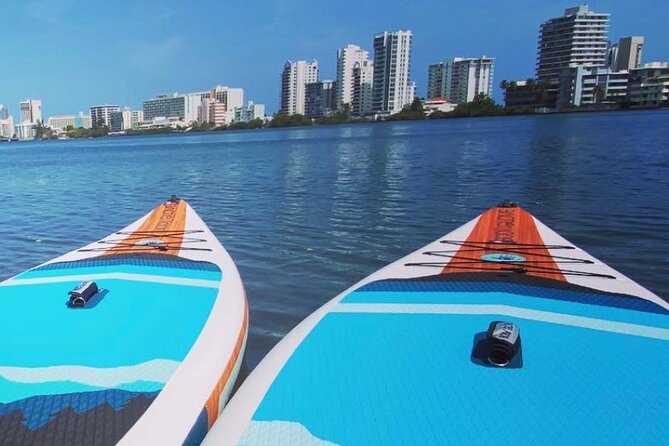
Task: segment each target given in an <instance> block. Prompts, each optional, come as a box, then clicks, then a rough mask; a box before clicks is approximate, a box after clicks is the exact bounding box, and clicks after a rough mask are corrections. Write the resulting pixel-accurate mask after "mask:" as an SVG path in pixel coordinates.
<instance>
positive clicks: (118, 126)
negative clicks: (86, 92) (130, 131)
mask: <svg viewBox="0 0 669 446" xmlns="http://www.w3.org/2000/svg"><path fill="white" fill-rule="evenodd" d="M109 131H110V132H122V131H123V112H122V111H120V110H119V111H114V112H111V113H109Z"/></svg>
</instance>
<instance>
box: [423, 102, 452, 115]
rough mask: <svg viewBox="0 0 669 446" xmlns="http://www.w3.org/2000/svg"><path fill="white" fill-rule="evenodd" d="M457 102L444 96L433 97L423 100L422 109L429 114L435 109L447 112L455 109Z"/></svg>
mask: <svg viewBox="0 0 669 446" xmlns="http://www.w3.org/2000/svg"><path fill="white" fill-rule="evenodd" d="M457 106H458V104H455V103H453V102H451V101H449V100H448V99H445V98H433V99H427V100H425V101H423V110H424V111H425V113H426V114H427V115H428V116H429V115H431V114H432V113H434V112H436V111H440V112H444V113H449V112H452V111H453V110H455V108H456V107H457Z"/></svg>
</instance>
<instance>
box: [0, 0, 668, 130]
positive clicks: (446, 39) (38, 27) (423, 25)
mask: <svg viewBox="0 0 669 446" xmlns="http://www.w3.org/2000/svg"><path fill="white" fill-rule="evenodd" d="M149 3H151V4H153V3H154V2H149ZM424 3H425V4H414V5H412V6H411V7H407V6H406V5H401V4H399V3H398V2H397V3H392V4H388V3H383V4H382V3H380V2H370V3H369V4H367V3H366V4H363V5H358V4H356V7H357V9H356V15H355V17H354V18H352V16H350V15H349V16H346V17H344V16H345V14H344V13H345V12H346V7H347V6H351V7H352V5H353V3H351V2H344V3H342V4H337V5H336V6H335V7H334V8H333V9H334V10H333V12H332V14H328V15H326V17H317V16H313V17H312V16H311V15H310V11H312V12H316V11H317V10H319V12H320V9H321V7H319V6H318V5H311V4H309V3H306V2H301V1H297V0H295V1H292V0H285V1H282V2H279V3H278V6H277V5H275V4H274V3H272V4H271V5H268V6H267V7H266V8H261V9H262V11H260V12H258V11H251V9H249V7H247V6H244V5H227V6H226V7H223V6H221V5H219V4H217V3H211V4H209V3H207V4H205V3H202V4H201V5H198V7H192V6H190V7H185V6H183V5H180V4H177V3H176V2H170V1H167V2H160V3H158V2H155V5H154V6H156V8H151V7H147V8H146V11H150V12H142V11H137V10H134V9H131V8H127V7H126V8H124V7H123V5H122V4H119V5H116V4H114V5H109V6H110V8H109V9H108V10H105V11H104V15H103V14H102V12H101V11H94V9H95V8H94V7H93V6H94V5H93V6H91V5H88V4H86V3H82V2H78V1H75V0H70V1H62V2H56V1H53V0H40V1H33V2H21V3H17V2H12V3H10V4H8V5H7V7H6V9H5V14H3V16H2V18H0V25H2V26H3V28H4V29H5V35H7V36H11V38H8V39H7V40H6V42H7V43H6V45H7V47H8V48H10V50H11V51H10V52H9V54H10V56H11V57H8V58H7V59H6V62H5V64H4V65H5V66H4V69H3V75H2V76H0V103H2V104H4V105H5V106H6V107H8V108H9V111H10V113H11V114H12V115H14V116H15V117H17V116H18V115H19V110H18V104H19V102H20V101H23V100H25V99H27V98H39V99H41V100H42V102H43V104H44V115H45V116H51V115H65V114H73V113H76V112H78V111H86V110H87V109H88V108H89V107H90V106H91V105H95V104H100V103H118V104H119V105H122V106H130V107H132V108H135V109H140V108H141V105H142V102H143V101H144V100H146V99H148V98H150V97H152V96H155V95H157V94H161V93H172V92H175V91H179V92H186V91H200V90H202V88H203V87H204V88H207V87H208V86H209V85H216V84H227V85H239V86H240V87H242V88H244V89H245V90H246V91H247V94H248V96H249V97H253V98H255V99H256V100H257V101H258V102H261V103H265V104H267V112H268V114H272V113H274V112H275V111H277V110H278V109H279V97H278V95H277V91H279V85H280V82H281V80H280V69H281V67H282V66H283V64H284V63H285V61H286V60H301V59H305V60H312V59H316V60H318V62H319V69H320V73H321V78H322V79H328V78H330V79H334V78H336V51H337V50H338V49H340V48H344V47H346V45H348V44H355V45H359V46H360V47H362V48H363V49H365V50H367V51H369V52H370V55H371V53H372V52H373V36H374V35H375V34H377V33H379V32H383V31H386V30H394V29H411V30H412V32H413V35H414V43H413V49H412V53H413V55H412V59H413V61H412V67H411V72H412V75H411V80H412V81H415V82H416V84H417V94H418V96H421V97H424V96H425V94H426V88H427V85H426V84H427V67H428V66H429V65H430V64H432V63H436V62H438V61H440V60H446V59H449V58H451V57H455V56H463V57H472V56H480V55H481V54H486V55H491V56H493V57H495V58H496V67H495V79H496V80H499V79H516V78H518V79H522V78H526V77H528V76H530V75H531V74H532V73H534V64H535V58H536V39H537V34H538V30H539V25H540V24H541V23H542V22H543V21H544V20H546V18H547V17H554V16H557V15H559V14H560V13H561V11H562V10H563V9H565V8H568V7H572V6H576V5H577V4H578V3H579V2H573V1H564V2H558V3H553V4H548V5H545V4H540V5H537V4H535V2H533V1H531V0H524V1H517V2H515V3H513V4H510V5H501V4H500V5H498V4H489V2H486V1H483V0H479V1H474V2H469V3H468V4H467V5H455V4H454V5H451V4H449V5H440V4H430V3H429V2H424ZM588 4H589V5H590V7H591V8H592V9H594V10H597V11H603V12H607V13H610V14H611V17H612V20H611V26H610V28H609V38H610V39H611V40H613V41H617V39H618V38H619V37H622V36H625V35H644V36H646V42H647V44H646V46H644V61H646V62H649V61H654V60H669V48H668V47H667V46H666V45H665V44H664V42H666V40H667V39H666V35H667V31H664V30H661V29H659V28H660V27H654V26H652V25H651V23H652V20H653V19H654V18H655V17H658V16H661V15H663V11H664V12H666V13H668V14H669V4H668V3H666V2H663V1H659V0H651V1H649V2H648V4H647V5H646V7H644V8H639V9H635V10H634V11H633V13H632V12H631V11H630V9H629V4H628V3H625V2H622V1H616V2H605V1H591V2H588ZM26 5H27V6H26ZM158 5H164V7H162V8H158V7H157V6H158ZM126 6H127V5H126ZM148 6H150V5H148ZM381 6H383V7H384V8H385V9H384V14H381V17H377V16H378V14H376V15H375V14H374V10H375V8H378V7H381ZM428 6H429V7H428ZM255 9H258V8H255ZM219 10H221V11H219ZM223 10H225V11H224V12H225V13H226V14H225V15H224V16H225V17H226V23H228V24H229V26H227V27H223V28H225V29H224V30H221V31H220V32H219V31H217V30H214V31H212V30H207V26H206V25H207V23H208V22H209V21H214V20H215V19H216V17H217V14H216V13H217V11H218V12H219V13H221V12H223ZM297 10H299V11H300V14H293V12H295V11H297ZM664 15H666V14H664ZM219 16H220V14H219ZM449 17H450V18H451V19H449ZM84 19H87V22H86V24H83V23H84ZM308 19H310V20H312V21H313V25H311V26H302V25H304V22H305V20H308ZM196 20H200V21H201V22H202V23H199V24H198V23H196ZM510 24H513V26H510ZM26 27H29V28H30V29H31V31H32V32H31V33H25V31H24V29H25V28H26ZM249 28H250V29H251V30H252V31H253V32H251V33H248V32H245V33H241V34H239V36H238V38H231V37H230V36H231V35H232V34H234V33H235V30H239V31H240V32H241V30H242V29H244V30H245V31H248V29H249ZM91 30H95V31H98V32H99V33H100V34H105V33H107V34H108V33H116V34H117V36H116V37H117V38H115V39H105V40H95V39H89V35H90V32H91ZM21 31H23V32H21ZM135 31H136V32H135ZM224 31H226V32H224ZM231 33H232V34H231ZM56 36H58V37H59V39H60V41H61V42H63V41H65V42H76V43H77V44H76V45H62V44H59V45H56V46H55V49H54V50H48V49H49V48H52V46H50V43H51V42H50V41H53V39H56ZM244 36H248V37H247V38H244ZM5 54H7V53H5ZM493 96H494V97H495V99H496V100H497V101H501V95H500V92H499V89H498V88H497V86H496V85H495V90H494V93H493Z"/></svg>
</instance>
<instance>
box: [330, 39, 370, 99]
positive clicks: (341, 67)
mask: <svg viewBox="0 0 669 446" xmlns="http://www.w3.org/2000/svg"><path fill="white" fill-rule="evenodd" d="M369 62H370V60H369V53H368V52H367V51H365V50H363V49H362V48H360V47H359V46H357V45H351V44H349V45H348V46H346V48H342V49H339V50H337V83H336V88H337V90H336V107H337V109H338V110H342V109H344V107H345V105H346V104H348V107H350V106H351V104H352V103H353V90H354V89H355V85H354V83H353V69H354V67H355V65H356V64H358V65H363V64H367V63H369Z"/></svg>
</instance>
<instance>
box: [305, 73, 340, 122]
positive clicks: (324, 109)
mask: <svg viewBox="0 0 669 446" xmlns="http://www.w3.org/2000/svg"><path fill="white" fill-rule="evenodd" d="M336 88H337V87H336V82H335V81H330V80H324V81H319V82H312V83H309V84H307V85H306V97H305V105H304V114H305V115H306V116H307V117H309V118H322V117H324V116H330V115H331V114H332V113H334V111H335V110H336V105H335V101H336Z"/></svg>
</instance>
